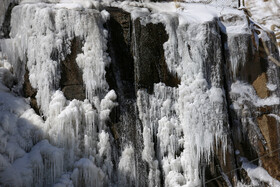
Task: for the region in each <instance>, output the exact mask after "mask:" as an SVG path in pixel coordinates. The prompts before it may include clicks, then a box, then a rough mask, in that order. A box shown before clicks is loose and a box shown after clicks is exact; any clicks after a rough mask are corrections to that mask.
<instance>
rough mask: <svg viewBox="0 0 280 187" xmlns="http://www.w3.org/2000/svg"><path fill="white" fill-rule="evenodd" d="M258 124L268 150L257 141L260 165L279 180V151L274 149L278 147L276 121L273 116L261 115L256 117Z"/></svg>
mask: <svg viewBox="0 0 280 187" xmlns="http://www.w3.org/2000/svg"><path fill="white" fill-rule="evenodd" d="M258 125H259V127H260V130H261V132H262V134H263V136H264V138H265V140H266V142H267V147H268V150H267V151H266V150H265V149H264V148H263V146H262V144H261V143H259V148H260V156H261V161H262V167H263V168H264V169H266V170H267V171H268V173H269V174H270V175H271V176H272V177H274V178H276V179H278V180H279V179H280V159H279V151H274V150H276V149H277V148H278V135H277V121H276V119H275V118H274V117H271V116H268V115H263V116H261V117H259V118H258ZM273 151H274V152H273ZM268 153H269V154H268Z"/></svg>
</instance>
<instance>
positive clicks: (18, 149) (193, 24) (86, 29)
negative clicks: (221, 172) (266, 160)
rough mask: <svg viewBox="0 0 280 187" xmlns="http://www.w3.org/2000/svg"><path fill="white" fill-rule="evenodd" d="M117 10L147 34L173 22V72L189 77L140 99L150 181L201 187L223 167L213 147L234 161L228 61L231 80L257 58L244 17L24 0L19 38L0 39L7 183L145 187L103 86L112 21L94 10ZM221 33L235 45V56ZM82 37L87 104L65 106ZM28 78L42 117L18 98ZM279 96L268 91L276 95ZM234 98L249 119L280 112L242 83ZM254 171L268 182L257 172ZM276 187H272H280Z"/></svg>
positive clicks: (18, 13) (193, 7) (168, 52)
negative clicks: (69, 67) (69, 63)
mask: <svg viewBox="0 0 280 187" xmlns="http://www.w3.org/2000/svg"><path fill="white" fill-rule="evenodd" d="M229 2H230V3H232V1H229ZM108 4H110V5H112V6H116V7H120V8H122V9H124V10H126V11H128V12H130V13H131V18H132V24H134V23H135V21H136V20H140V23H141V24H142V25H147V24H149V23H153V24H158V23H163V25H164V26H165V30H166V33H167V34H168V36H169V37H168V40H167V42H165V43H164V45H163V49H164V56H165V61H166V64H167V69H168V71H170V72H171V73H172V74H173V75H176V76H178V78H179V79H180V84H178V85H177V86H174V87H170V86H166V85H165V84H164V83H155V84H154V85H153V86H154V87H153V93H151V94H149V93H147V91H146V90H145V89H139V90H137V95H136V99H135V100H136V102H137V105H136V108H137V109H136V110H137V112H138V113H137V114H138V115H139V119H140V120H141V125H142V127H143V134H142V135H143V142H142V143H143V144H142V145H140V146H139V147H140V148H141V149H143V150H141V151H142V155H141V156H142V160H143V161H144V162H145V163H146V166H147V169H148V176H147V178H148V179H146V180H147V182H146V183H147V184H148V185H149V186H161V185H162V183H164V185H165V186H170V187H171V186H172V187H173V186H190V187H193V186H200V185H202V180H201V179H202V177H203V176H202V174H201V168H202V163H207V164H209V163H210V162H212V161H213V160H212V159H213V154H214V151H215V150H214V149H215V148H217V147H219V148H220V149H221V150H222V151H221V155H222V156H223V159H224V160H223V161H224V162H225V153H226V151H227V148H228V146H230V144H228V142H227V140H228V135H229V133H228V132H229V129H228V128H229V125H228V116H227V114H228V111H227V110H228V109H227V102H226V94H225V89H224V85H223V81H224V80H223V77H222V72H221V71H222V69H223V68H222V63H223V62H224V61H223V60H224V59H223V58H224V57H223V55H222V53H223V49H225V50H228V51H229V54H230V56H229V60H230V63H231V64H230V66H231V67H230V68H231V70H232V71H233V72H232V73H233V75H235V74H236V71H237V69H238V68H239V67H241V66H243V65H244V63H245V62H246V61H247V56H246V54H247V53H248V51H249V50H251V49H250V48H249V47H248V46H247V44H248V43H246V42H248V41H249V40H248V41H247V40H246V41H245V42H244V38H245V39H248V38H251V35H252V31H251V30H252V28H251V26H252V25H250V22H249V23H248V21H247V17H246V15H245V13H244V12H243V11H240V10H237V9H233V8H230V7H226V6H225V5H222V6H220V5H217V4H215V3H212V4H210V5H205V4H195V3H182V2H181V3H180V4H179V5H180V6H179V7H178V8H176V5H175V3H174V2H169V3H148V2H146V3H140V2H128V1H125V2H113V1H104V2H100V3H99V2H98V3H97V2H93V1H78V0H60V1H58V0H45V1H40V0H23V1H22V2H21V4H20V5H19V6H16V7H15V8H14V9H13V11H12V19H11V33H10V37H11V38H9V39H2V40H0V46H1V54H0V66H1V67H0V80H1V83H0V111H1V112H0V119H1V120H0V121H1V123H0V179H1V180H0V181H1V183H0V185H2V184H3V185H10V186H30V185H35V186H51V185H54V186H56V187H59V186H114V185H119V186H131V185H133V184H137V181H136V182H135V181H134V180H136V178H137V175H138V173H136V171H137V168H136V166H137V164H138V163H136V159H135V158H136V156H137V155H136V150H135V147H136V146H134V145H130V146H126V147H125V146H123V145H121V146H120V147H122V148H123V150H122V152H121V151H119V153H118V150H116V147H117V146H119V145H117V146H115V144H114V143H115V141H113V139H112V138H113V137H112V134H111V133H110V130H111V129H110V128H113V127H111V126H109V125H108V122H110V113H111V111H112V110H113V109H114V108H115V107H117V106H118V103H117V102H116V100H117V94H116V92H115V91H114V90H109V85H108V83H107V82H106V77H105V75H106V69H105V68H106V67H108V65H109V63H110V58H109V57H108V54H107V52H106V51H107V49H108V47H107V37H108V31H107V30H106V29H105V28H104V27H103V24H104V23H105V21H106V20H108V19H109V18H110V15H109V13H108V12H107V11H104V10H103V11H101V12H99V11H98V10H97V9H95V8H94V7H95V6H96V5H100V7H102V6H103V5H108ZM101 5H102V6H101ZM100 7H99V8H100ZM97 8H98V7H97ZM0 18H1V17H0ZM1 19H3V18H1ZM231 20H234V21H231ZM0 21H1V20H0ZM0 23H1V22H0ZM221 33H223V34H226V35H227V36H228V41H227V42H228V43H226V44H225V46H222V45H221V44H222V43H223V41H222V37H221ZM131 37H135V36H131ZM243 37H244V38H243ZM260 37H261V36H260ZM262 37H264V36H262ZM74 38H80V39H81V40H82V43H83V47H82V52H81V53H79V54H77V58H76V59H75V60H76V63H77V65H78V67H79V68H80V69H81V71H82V77H83V81H84V86H85V92H86V99H85V100H84V101H78V100H76V99H73V100H71V101H69V100H67V99H66V98H65V96H64V95H63V92H62V91H61V90H60V85H59V84H60V79H61V72H60V65H61V62H62V61H63V60H65V58H66V56H67V55H69V54H71V45H72V40H73V39H74ZM250 41H251V40H250ZM134 42H137V40H135V41H134ZM134 45H135V46H134V47H135V49H133V50H134V52H137V49H136V48H137V43H134ZM237 46H240V48H239V49H238V50H237V49H236V48H235V47H237ZM2 53H3V54H5V55H2ZM250 54H251V53H250ZM134 60H135V61H137V60H138V59H137V57H136V56H135V58H134ZM12 70H13V72H14V74H12V73H11V71H12ZM25 70H28V71H29V81H30V83H31V86H32V87H33V88H35V89H36V91H37V94H36V100H37V102H38V105H39V107H40V112H41V115H42V116H38V115H37V114H35V112H34V110H33V109H31V108H30V106H29V103H28V99H23V98H21V97H18V96H15V94H14V93H11V92H10V90H13V91H15V92H17V93H20V90H21V87H22V83H23V81H24V79H23V77H24V75H25ZM15 80H18V82H15ZM16 83H17V84H16ZM277 86H279V85H278V84H277V85H276V87H275V86H274V85H272V84H268V85H267V87H268V88H269V89H270V90H275V89H277ZM230 97H231V99H232V100H233V105H232V107H233V108H234V109H236V110H237V111H240V113H242V112H243V113H244V112H245V113H246V112H248V110H249V108H248V107H247V106H246V103H248V102H251V103H252V104H253V106H254V107H261V106H268V105H279V104H280V103H279V98H278V97H277V96H276V95H271V96H270V97H268V98H266V99H260V98H258V97H257V96H256V94H255V91H254V90H253V88H252V87H251V86H248V85H247V84H244V83H242V82H239V81H236V82H234V83H233V84H232V85H231V92H230ZM42 117H43V118H44V120H43V118H42ZM248 117H249V118H248V121H249V122H250V123H254V122H253V120H252V119H251V118H250V117H251V116H250V115H248ZM135 120H138V119H135ZM114 125H116V126H117V124H114ZM127 129H129V127H128V128H127ZM117 141H118V140H116V142H117ZM116 144H117V143H116ZM141 146H143V147H141ZM139 147H138V148H139ZM137 151H138V150H137ZM118 154H120V155H119V156H120V157H119V158H118ZM114 164H115V166H114ZM246 167H247V166H246V165H244V168H246ZM247 168H248V167H247ZM114 171H116V172H117V173H114ZM260 172H262V173H263V171H260ZM11 173H14V175H10V174H11ZM248 173H249V175H250V176H251V177H252V178H261V176H260V175H257V174H255V172H254V171H251V170H248ZM258 173H259V172H258ZM264 175H266V174H264ZM267 178H269V177H266V179H264V180H265V181H266V182H268V183H271V182H273V183H275V181H272V180H270V179H268V180H267ZM162 179H163V180H164V181H161V180H162ZM271 184H272V183H271ZM240 185H241V184H240Z"/></svg>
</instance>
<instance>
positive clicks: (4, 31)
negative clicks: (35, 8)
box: [0, 0, 18, 39]
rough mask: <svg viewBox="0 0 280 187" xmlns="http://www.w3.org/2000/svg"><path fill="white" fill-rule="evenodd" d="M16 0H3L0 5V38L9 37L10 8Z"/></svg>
mask: <svg viewBox="0 0 280 187" xmlns="http://www.w3.org/2000/svg"><path fill="white" fill-rule="evenodd" d="M17 4H18V3H17V0H12V1H9V0H8V1H7V0H3V2H1V5H0V11H1V12H2V13H1V14H0V25H1V26H0V39H1V38H9V34H10V29H11V28H10V22H11V13H12V9H13V8H14V7H15V6H16V5H17Z"/></svg>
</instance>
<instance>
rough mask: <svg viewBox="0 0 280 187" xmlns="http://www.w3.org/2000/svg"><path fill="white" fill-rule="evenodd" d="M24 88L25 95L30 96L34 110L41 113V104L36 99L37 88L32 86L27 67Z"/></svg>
mask: <svg viewBox="0 0 280 187" xmlns="http://www.w3.org/2000/svg"><path fill="white" fill-rule="evenodd" d="M22 90H23V96H24V97H29V98H30V106H31V107H32V108H33V109H34V111H35V112H36V113H37V114H38V115H40V108H39V106H38V104H37V100H36V94H37V90H36V89H34V88H33V87H32V86H31V83H30V80H29V71H28V69H27V68H25V74H24V83H23V87H22Z"/></svg>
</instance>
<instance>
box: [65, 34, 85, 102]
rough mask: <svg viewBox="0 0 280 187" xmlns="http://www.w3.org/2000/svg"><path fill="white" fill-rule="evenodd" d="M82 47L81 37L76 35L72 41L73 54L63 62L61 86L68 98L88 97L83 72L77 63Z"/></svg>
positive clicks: (79, 98)
mask: <svg viewBox="0 0 280 187" xmlns="http://www.w3.org/2000/svg"><path fill="white" fill-rule="evenodd" d="M81 48H82V41H81V39H79V38H76V37H75V38H74V39H73V40H72V42H71V54H69V55H67V56H66V58H65V60H64V61H62V62H61V79H60V87H61V89H62V92H63V93H64V95H65V97H66V99H68V100H73V99H78V100H81V101H83V100H84V99H85V98H86V96H85V88H84V82H83V77H82V72H81V70H80V69H79V67H78V65H77V63H76V58H77V54H79V53H81V52H82V49H81Z"/></svg>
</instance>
